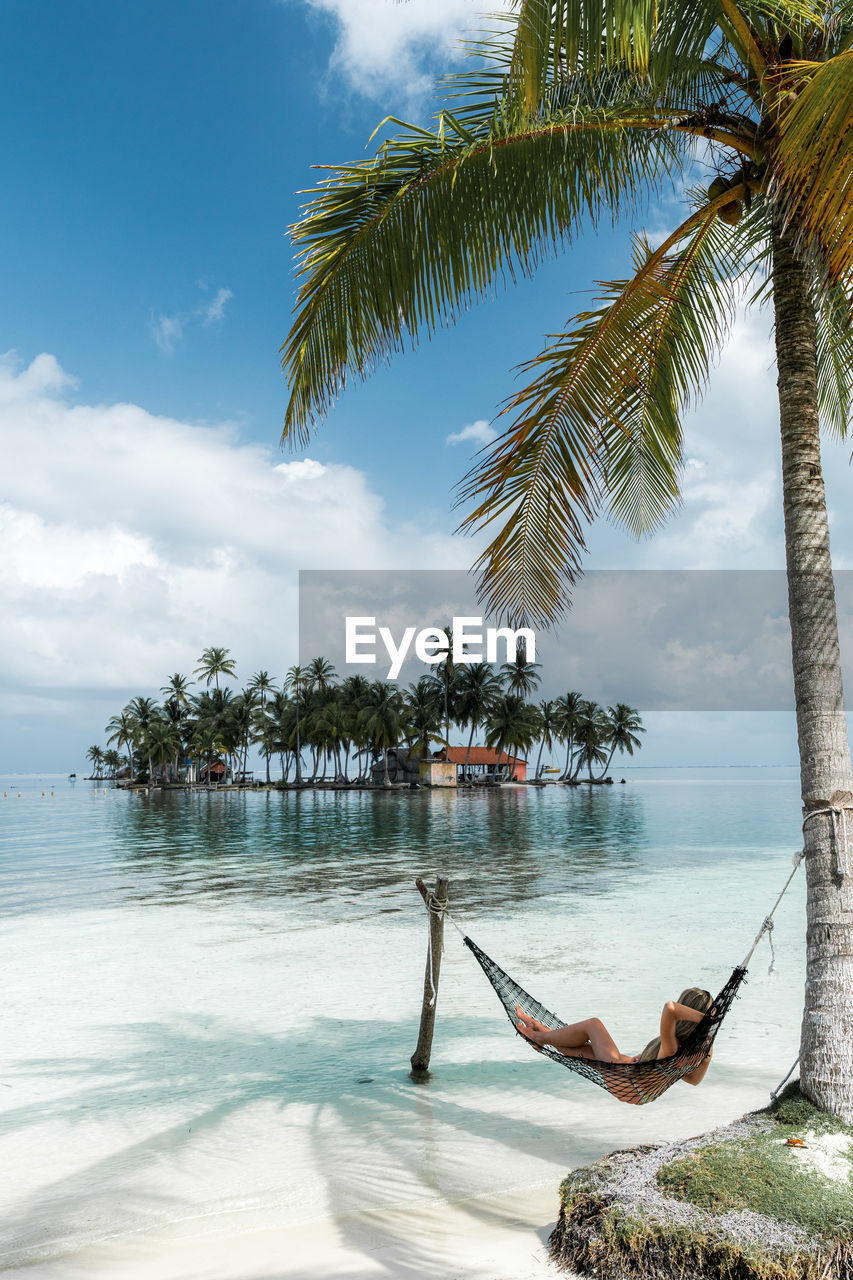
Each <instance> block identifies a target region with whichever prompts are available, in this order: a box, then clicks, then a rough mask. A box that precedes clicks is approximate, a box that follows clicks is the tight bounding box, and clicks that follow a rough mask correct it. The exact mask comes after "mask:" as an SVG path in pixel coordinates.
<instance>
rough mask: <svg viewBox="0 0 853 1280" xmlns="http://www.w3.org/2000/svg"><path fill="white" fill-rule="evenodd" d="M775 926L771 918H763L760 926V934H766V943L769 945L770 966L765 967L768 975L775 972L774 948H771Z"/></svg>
mask: <svg viewBox="0 0 853 1280" xmlns="http://www.w3.org/2000/svg"><path fill="white" fill-rule="evenodd" d="M774 928H775V924H774V921H773V917H772V916H765V917H764V924H763V925H762V926H761V932H762V933H766V934H767V941H768V942H769V943H770V964H769V965H768V966H767V972H768V973H775V972H776V948H775V947H774V946H773V930H774Z"/></svg>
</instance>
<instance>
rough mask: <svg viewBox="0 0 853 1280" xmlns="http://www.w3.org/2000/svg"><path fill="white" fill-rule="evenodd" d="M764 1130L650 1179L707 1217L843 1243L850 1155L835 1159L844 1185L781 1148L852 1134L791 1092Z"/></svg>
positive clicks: (852, 1205) (851, 1227)
mask: <svg viewBox="0 0 853 1280" xmlns="http://www.w3.org/2000/svg"><path fill="white" fill-rule="evenodd" d="M767 1114H768V1118H769V1120H770V1121H771V1123H770V1124H766V1125H763V1126H762V1127H761V1128H758V1129H756V1130H755V1131H754V1132H753V1133H752V1134H750V1136H749V1137H747V1138H743V1139H739V1140H734V1139H729V1140H728V1141H725V1142H720V1143H714V1144H711V1145H709V1146H706V1147H700V1148H699V1149H698V1150H696V1151H692V1152H690V1153H689V1154H688V1155H686V1156H682V1157H680V1158H679V1159H677V1160H673V1161H672V1162H671V1163H670V1164H667V1165H664V1166H663V1168H662V1169H660V1170H659V1171H658V1174H657V1182H658V1186H659V1187H660V1188H661V1190H662V1191H663V1192H665V1193H666V1194H667V1195H669V1196H673V1197H674V1198H676V1199H680V1200H685V1201H687V1202H688V1203H690V1204H693V1205H696V1206H697V1207H698V1208H700V1209H705V1210H706V1211H708V1212H710V1213H725V1212H726V1211H727V1210H730V1209H735V1210H737V1209H750V1210H752V1211H753V1212H755V1213H763V1214H767V1215H768V1216H769V1217H772V1218H776V1219H777V1221H779V1222H787V1223H791V1224H792V1225H794V1226H798V1227H802V1228H803V1229H804V1230H805V1231H808V1232H809V1233H812V1234H817V1235H821V1236H824V1237H826V1238H828V1239H834V1240H843V1239H845V1238H847V1239H849V1238H850V1236H851V1235H853V1148H849V1149H848V1151H847V1152H846V1153H845V1154H844V1155H842V1157H841V1158H842V1159H843V1160H845V1161H846V1163H847V1164H848V1165H849V1172H848V1176H847V1178H846V1180H841V1181H835V1180H831V1179H830V1178H828V1177H826V1176H825V1175H824V1174H823V1173H820V1172H818V1171H817V1170H815V1169H813V1168H811V1167H810V1166H809V1165H808V1164H807V1163H805V1161H804V1160H803V1158H802V1156H800V1155H799V1154H798V1153H797V1152H796V1151H795V1150H792V1149H791V1148H790V1147H788V1146H787V1145H786V1140H787V1139H788V1138H804V1137H805V1134H806V1132H807V1131H809V1130H810V1131H811V1132H812V1133H814V1134H816V1135H823V1134H831V1133H841V1134H844V1135H845V1136H847V1137H850V1138H851V1139H853V1127H851V1126H849V1125H845V1124H844V1123H843V1122H842V1121H840V1120H837V1119H835V1117H833V1116H828V1115H826V1114H825V1113H824V1112H821V1111H818V1110H817V1108H816V1107H814V1106H813V1105H812V1104H811V1103H810V1102H809V1101H808V1100H807V1099H806V1098H805V1097H803V1095H802V1094H801V1093H800V1092H799V1089H798V1088H797V1087H796V1086H793V1087H792V1088H789V1089H787V1090H786V1091H785V1093H784V1094H783V1095H782V1096H781V1097H780V1099H779V1101H778V1102H777V1104H776V1106H775V1107H773V1108H772V1109H771V1110H770V1111H769V1112H768V1113H767Z"/></svg>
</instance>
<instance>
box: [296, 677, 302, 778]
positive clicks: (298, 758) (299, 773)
mask: <svg viewBox="0 0 853 1280" xmlns="http://www.w3.org/2000/svg"><path fill="white" fill-rule="evenodd" d="M295 763H296V785H297V787H299V786H301V785H302V743H301V741H300V738H299V693H298V692H297V694H296V761H295Z"/></svg>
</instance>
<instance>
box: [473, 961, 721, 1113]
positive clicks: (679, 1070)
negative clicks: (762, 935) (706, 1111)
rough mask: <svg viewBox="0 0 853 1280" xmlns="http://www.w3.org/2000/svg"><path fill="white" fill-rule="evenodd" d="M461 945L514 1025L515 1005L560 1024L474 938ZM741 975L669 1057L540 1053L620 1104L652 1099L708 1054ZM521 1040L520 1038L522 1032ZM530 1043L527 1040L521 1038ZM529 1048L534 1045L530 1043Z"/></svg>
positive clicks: (548, 1049)
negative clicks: (606, 1057)
mask: <svg viewBox="0 0 853 1280" xmlns="http://www.w3.org/2000/svg"><path fill="white" fill-rule="evenodd" d="M465 946H466V947H468V948H469V949H470V950H471V952H472V953H473V955H474V957H475V959H476V960H477V962H478V964H479V965H480V967H481V969H482V970H483V972H484V973H485V975H486V977H487V978H488V980H489V982H490V983H491V984H492V986H493V987H494V989H495V991H496V992H497V995H498V998H499V1000H500V1002H501V1004H502V1005H503V1007H504V1009H505V1010H506V1015H507V1017H508V1018H509V1020H510V1022H511V1023H512V1025H513V1027H514V1028H515V1029H516V1034H518V1028H517V1026H516V1023H517V1017H516V1012H515V1006H516V1005H520V1006H521V1008H522V1010H523V1011H524V1013H527V1014H529V1015H530V1016H531V1017H534V1018H536V1019H537V1020H538V1021H539V1022H542V1023H544V1025H545V1026H546V1027H548V1028H549V1029H551V1030H554V1029H556V1028H557V1027H564V1026H565V1025H566V1022H565V1019H564V1018H558V1017H557V1015H556V1014H555V1013H551V1012H550V1010H548V1009H546V1008H545V1006H544V1005H542V1004H540V1003H539V1001H538V1000H534V998H533V996H531V995H530V994H529V993H528V992H527V991H525V990H524V989H523V987H520V986H519V985H518V983H517V982H515V981H513V979H512V978H511V977H510V976H509V974H508V973H504V971H503V969H501V968H500V966H499V965H497V964H495V962H494V960H492V959H490V958H489V956H487V955H486V953H485V951H481V950H480V948H479V947H478V946H477V944H476V943H475V942H472V941H471V939H470V938H465ZM745 977H746V969H744V968H743V967H739V968H737V969H735V970H734V971H733V972H732V976H731V977H730V978H729V980H728V982H727V983H726V985H725V986H724V987H723V989H722V991H721V992H720V994H719V995H718V996H717V998H716V1000H715V1001H714V1003H713V1005H712V1009H711V1012H709V1013H706V1014H705V1016H704V1017H703V1019H702V1021H701V1022H697V1024H696V1026H695V1028H694V1029H693V1031H691V1032H690V1034H689V1035H688V1036H686V1037H685V1038H684V1039H683V1040H682V1041H681V1042H680V1045H679V1049H678V1052H677V1053H674V1054H672V1056H671V1057H669V1058H658V1059H657V1060H654V1059H653V1060H652V1061H649V1062H601V1061H599V1060H598V1059H595V1058H571V1057H567V1056H566V1055H565V1054H563V1053H560V1051H559V1049H555V1048H553V1047H552V1046H551V1045H543V1046H542V1049H541V1052H542V1053H543V1054H545V1055H546V1057H548V1058H551V1059H552V1061H554V1062H559V1063H560V1065H561V1066H564V1067H568V1069H569V1071H575V1072H577V1074H578V1075H581V1076H584V1077H585V1078H586V1079H587V1080H591V1081H592V1083H593V1084H597V1085H600V1086H601V1088H602V1089H606V1090H607V1092H608V1093H612V1094H613V1096H614V1097H615V1098H619V1100H620V1101H621V1102H631V1103H635V1104H640V1105H641V1104H643V1103H645V1102H654V1101H655V1099H656V1098H659V1097H660V1096H661V1094H662V1093H665V1092H666V1090H667V1089H668V1088H669V1087H670V1085H672V1084H675V1083H676V1081H677V1080H681V1079H682V1078H683V1077H684V1076H686V1075H688V1074H689V1073H690V1072H691V1071H693V1070H694V1068H696V1067H698V1066H699V1065H700V1063H702V1062H704V1061H705V1059H706V1058H707V1056H708V1053H709V1051H710V1048H711V1045H712V1044H713V1043H714V1037H715V1036H716V1034H717V1031H718V1030H719V1027H720V1023H721V1022H722V1021H723V1018H724V1017H725V1016H726V1014H727V1013H728V1011H729V1009H730V1008H731V1005H732V1001H733V1000H734V999H735V997H736V995H737V993H738V988H739V987H740V984H741V983H742V982H743V980H744V978H745ZM521 1038H522V1040H526V1038H525V1037H524V1036H522V1037H521ZM526 1043H527V1044H530V1041H529V1040H526ZM531 1048H534V1049H536V1048H538V1046H533V1045H531Z"/></svg>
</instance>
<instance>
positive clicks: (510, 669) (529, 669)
mask: <svg viewBox="0 0 853 1280" xmlns="http://www.w3.org/2000/svg"><path fill="white" fill-rule="evenodd" d="M538 672H539V663H538V662H531V661H530V660H529V658H528V657H527V647H526V646H525V645H523V644H518V645H516V649H515V657H514V658H513V660H512V662H505V663H504V664H503V666H502V667H501V680H502V681H503V684H504V688H505V689H506V691H507V693H517V694H519V695H520V696H521V697H522V698H526V697H528V696H529V695H530V694H531V693H535V692H536V690H537V689H538V688H539V685H540V684H541V682H542V677H541V676H540V675H539V674H538Z"/></svg>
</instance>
